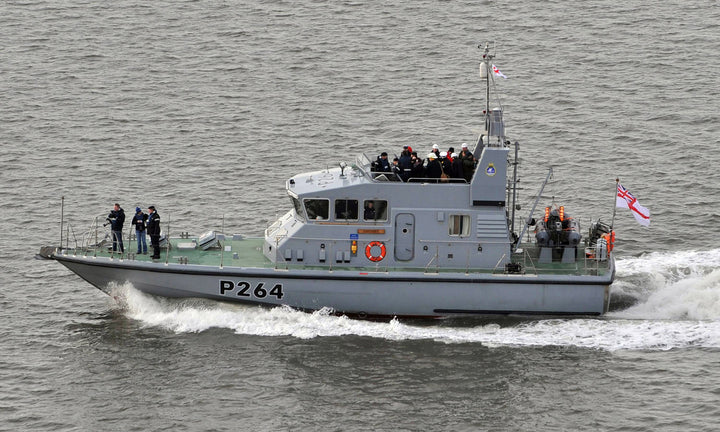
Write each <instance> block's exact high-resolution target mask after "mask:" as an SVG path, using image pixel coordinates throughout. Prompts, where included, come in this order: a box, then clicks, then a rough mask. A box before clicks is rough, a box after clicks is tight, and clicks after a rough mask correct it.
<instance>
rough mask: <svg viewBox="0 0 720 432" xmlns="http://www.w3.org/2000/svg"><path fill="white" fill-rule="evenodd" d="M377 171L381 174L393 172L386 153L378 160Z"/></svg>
mask: <svg viewBox="0 0 720 432" xmlns="http://www.w3.org/2000/svg"><path fill="white" fill-rule="evenodd" d="M376 162H377V171H380V172H391V171H392V168H391V167H390V161H388V154H387V153H386V152H382V153H380V156H378V158H377V161H376Z"/></svg>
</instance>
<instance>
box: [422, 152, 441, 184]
mask: <svg viewBox="0 0 720 432" xmlns="http://www.w3.org/2000/svg"><path fill="white" fill-rule="evenodd" d="M427 157H428V164H427V167H426V168H425V175H426V176H427V178H432V179H439V178H440V176H441V175H442V166H441V165H440V161H438V158H437V155H436V154H435V153H430V154H428V155H427Z"/></svg>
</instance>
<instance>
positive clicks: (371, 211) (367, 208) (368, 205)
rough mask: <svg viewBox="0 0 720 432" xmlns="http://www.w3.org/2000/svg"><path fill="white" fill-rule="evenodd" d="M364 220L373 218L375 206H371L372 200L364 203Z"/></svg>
mask: <svg viewBox="0 0 720 432" xmlns="http://www.w3.org/2000/svg"><path fill="white" fill-rule="evenodd" d="M363 216H364V218H365V220H366V221H374V220H375V207H373V202H372V201H367V202H366V204H365V214H364V215H363Z"/></svg>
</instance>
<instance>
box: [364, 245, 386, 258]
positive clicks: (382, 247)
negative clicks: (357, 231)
mask: <svg viewBox="0 0 720 432" xmlns="http://www.w3.org/2000/svg"><path fill="white" fill-rule="evenodd" d="M376 246H377V247H379V248H380V255H373V254H372V248H373V247H376ZM385 252H387V251H386V249H385V244H384V243H383V242H379V241H377V240H375V241H371V242H370V243H368V245H367V246H366V247H365V256H366V257H367V259H369V260H370V261H372V262H378V261H382V260H383V258H385Z"/></svg>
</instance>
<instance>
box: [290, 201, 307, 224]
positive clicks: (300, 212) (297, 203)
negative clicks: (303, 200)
mask: <svg viewBox="0 0 720 432" xmlns="http://www.w3.org/2000/svg"><path fill="white" fill-rule="evenodd" d="M290 199H291V200H292V203H293V207H294V208H295V213H297V215H298V217H299V218H300V219H302V220H305V212H304V211H303V208H302V206H301V205H300V201H298V199H297V198H295V197H293V196H291V197H290Z"/></svg>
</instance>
